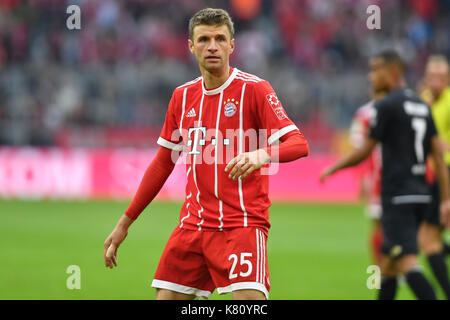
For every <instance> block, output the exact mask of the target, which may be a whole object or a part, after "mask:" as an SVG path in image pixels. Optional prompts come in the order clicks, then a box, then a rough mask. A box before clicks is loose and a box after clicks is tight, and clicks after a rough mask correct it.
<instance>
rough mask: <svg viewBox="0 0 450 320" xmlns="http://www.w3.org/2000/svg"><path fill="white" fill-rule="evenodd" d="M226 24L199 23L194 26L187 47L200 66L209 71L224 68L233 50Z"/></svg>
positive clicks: (232, 41)
mask: <svg viewBox="0 0 450 320" xmlns="http://www.w3.org/2000/svg"><path fill="white" fill-rule="evenodd" d="M230 38H231V36H230V32H229V31H228V27H227V26H226V25H221V26H208V25H199V26H196V27H195V28H194V32H193V39H189V49H190V51H191V52H192V53H193V54H194V55H195V58H196V59H197V61H198V63H199V65H200V68H201V69H205V70H207V71H209V72H214V71H217V70H224V68H227V67H228V66H229V58H230V54H231V53H232V52H233V50H234V39H230Z"/></svg>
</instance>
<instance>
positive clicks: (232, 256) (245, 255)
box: [228, 252, 253, 279]
mask: <svg viewBox="0 0 450 320" xmlns="http://www.w3.org/2000/svg"><path fill="white" fill-rule="evenodd" d="M251 257H252V254H251V253H250V252H242V253H241V261H240V265H241V272H240V273H239V275H240V276H241V277H248V276H249V275H251V274H252V269H253V268H252V263H251V261H250V260H247V259H246V258H251ZM231 260H233V264H232V265H231V269H230V275H229V279H235V278H237V276H238V274H237V273H234V272H235V269H236V265H237V263H238V256H237V255H236V254H234V253H233V254H230V256H229V257H228V261H231ZM244 265H247V271H246V272H242V271H243V269H244V268H245V267H243V266H244Z"/></svg>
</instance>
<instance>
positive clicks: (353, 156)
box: [320, 137, 378, 182]
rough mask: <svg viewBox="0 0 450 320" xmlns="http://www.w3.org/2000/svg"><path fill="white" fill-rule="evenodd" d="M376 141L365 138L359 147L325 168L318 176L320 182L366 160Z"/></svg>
mask: <svg viewBox="0 0 450 320" xmlns="http://www.w3.org/2000/svg"><path fill="white" fill-rule="evenodd" d="M377 143H378V142H377V140H375V139H372V138H369V137H367V138H365V139H364V142H363V143H362V145H361V147H359V148H356V149H354V150H353V151H352V152H350V153H349V154H348V155H346V156H344V157H343V158H341V159H339V160H338V161H337V162H336V163H335V164H333V165H332V166H330V167H328V168H326V169H325V170H324V171H323V172H322V174H321V175H320V181H321V182H323V181H324V180H325V178H326V177H328V176H330V175H332V174H334V173H336V172H338V171H340V170H342V169H345V168H349V167H353V166H355V165H357V164H358V163H360V162H362V161H363V160H365V159H367V157H368V156H370V154H371V153H372V151H373V149H375V147H376V145H377Z"/></svg>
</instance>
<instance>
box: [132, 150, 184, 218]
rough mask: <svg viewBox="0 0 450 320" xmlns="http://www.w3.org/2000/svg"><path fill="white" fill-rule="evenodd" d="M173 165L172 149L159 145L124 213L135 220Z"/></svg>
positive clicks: (158, 189)
mask: <svg viewBox="0 0 450 320" xmlns="http://www.w3.org/2000/svg"><path fill="white" fill-rule="evenodd" d="M174 166H175V163H174V161H173V160H172V150H170V149H168V148H165V147H160V148H159V149H158V153H157V154H156V157H155V158H154V159H153V161H152V162H151V163H150V165H149V166H148V168H147V170H146V171H145V173H144V176H143V177H142V180H141V183H140V185H139V187H138V190H137V191H136V194H135V195H134V198H133V200H132V201H131V203H130V205H129V207H128V209H127V210H126V211H125V215H126V216H127V217H129V218H130V219H133V220H136V219H137V217H138V216H139V215H140V214H141V213H142V211H144V209H145V208H146V207H147V206H148V205H149V204H150V202H152V200H153V199H154V198H155V197H156V195H157V194H158V193H159V191H160V190H161V188H162V187H163V185H164V183H165V182H166V180H167V178H168V177H169V176H170V174H171V173H172V171H173V168H174Z"/></svg>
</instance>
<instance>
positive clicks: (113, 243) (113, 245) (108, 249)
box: [103, 227, 128, 269]
mask: <svg viewBox="0 0 450 320" xmlns="http://www.w3.org/2000/svg"><path fill="white" fill-rule="evenodd" d="M127 234H128V230H127V229H125V228H121V227H116V228H115V229H114V230H113V232H111V234H110V235H109V236H108V238H106V240H105V250H104V252H103V257H104V259H105V266H106V267H107V268H110V269H112V268H114V266H116V267H117V249H118V248H119V246H120V244H121V243H122V242H123V240H125V238H126V236H127Z"/></svg>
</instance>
